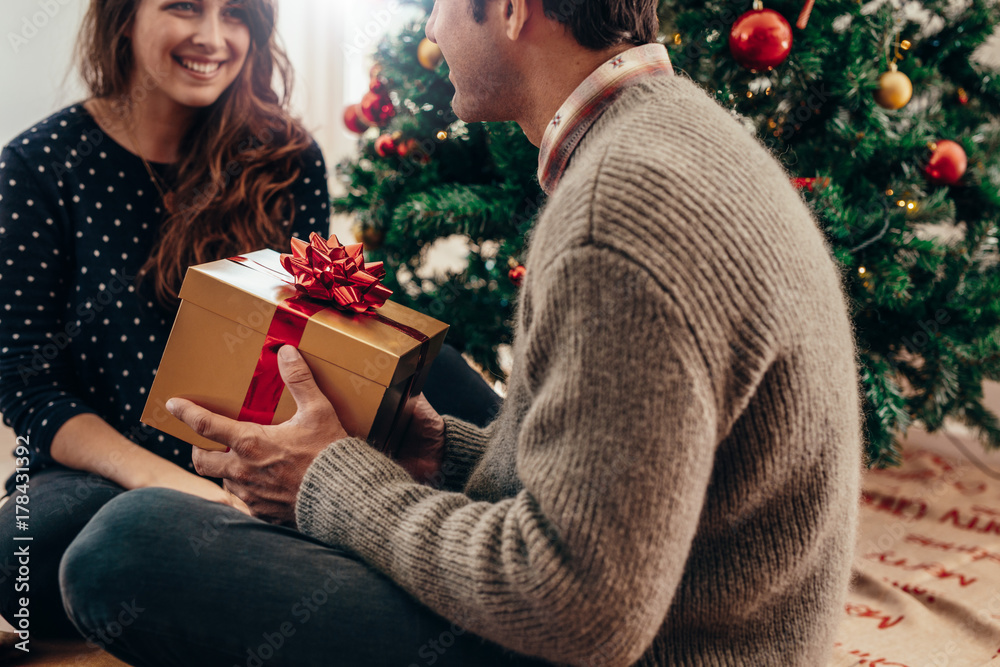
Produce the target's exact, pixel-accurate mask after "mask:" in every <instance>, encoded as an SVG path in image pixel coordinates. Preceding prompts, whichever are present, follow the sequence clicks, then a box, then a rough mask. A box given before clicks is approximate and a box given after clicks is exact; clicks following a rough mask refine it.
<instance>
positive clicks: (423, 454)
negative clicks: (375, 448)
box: [396, 394, 444, 486]
mask: <svg viewBox="0 0 1000 667" xmlns="http://www.w3.org/2000/svg"><path fill="white" fill-rule="evenodd" d="M413 401H414V404H413V417H412V418H411V419H410V423H409V425H408V426H407V428H406V433H405V434H404V435H403V442H402V444H401V445H400V447H399V452H398V453H397V454H396V463H398V464H399V465H401V466H403V468H405V469H406V472H408V473H410V476H411V477H412V478H413V479H414V480H416V481H417V482H420V483H421V484H430V485H431V486H440V483H441V482H442V481H444V480H443V479H442V478H441V462H442V460H443V459H444V419H442V418H441V415H439V414H438V413H437V411H435V410H434V408H432V407H431V404H430V403H428V402H427V399H426V398H424V395H423V394H420V395H419V396H417V397H416V398H415V399H413Z"/></svg>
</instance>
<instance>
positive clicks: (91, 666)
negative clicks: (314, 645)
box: [0, 640, 125, 667]
mask: <svg viewBox="0 0 1000 667" xmlns="http://www.w3.org/2000/svg"><path fill="white" fill-rule="evenodd" d="M29 648H30V652H29V653H25V652H23V651H20V650H18V649H15V648H8V649H3V648H0V664H2V665H11V666H12V667H29V666H30V667H63V666H64V665H73V666H74V667H120V666H121V665H125V663H124V662H121V661H120V660H116V659H115V658H114V657H112V656H111V655H110V654H108V653H105V652H104V651H102V650H100V649H98V648H88V647H87V645H86V644H85V643H84V642H83V641H82V640H80V641H58V642H41V641H31V643H30V644H29Z"/></svg>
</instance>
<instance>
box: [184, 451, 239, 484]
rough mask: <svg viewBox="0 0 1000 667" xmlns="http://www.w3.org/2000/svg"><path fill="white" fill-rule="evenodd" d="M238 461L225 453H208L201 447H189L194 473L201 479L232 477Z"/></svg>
mask: <svg viewBox="0 0 1000 667" xmlns="http://www.w3.org/2000/svg"><path fill="white" fill-rule="evenodd" d="M237 462H238V459H237V458H236V457H235V456H233V455H232V454H227V453H225V452H210V451H208V450H207V449H202V448H201V447H194V446H192V447H191V463H193V464H194V469H195V472H197V473H198V474H199V475H201V476H202V477H214V478H216V479H225V478H227V477H230V476H232V474H233V469H232V468H233V466H234V465H235V464H236V463H237Z"/></svg>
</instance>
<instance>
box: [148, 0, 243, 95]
mask: <svg viewBox="0 0 1000 667" xmlns="http://www.w3.org/2000/svg"><path fill="white" fill-rule="evenodd" d="M246 20H247V19H246V10H245V9H244V2H241V1H239V0H200V1H196V2H175V1H173V0H140V5H139V8H138V10H137V11H136V15H135V21H134V23H133V24H132V27H131V30H130V31H129V37H130V38H131V40H132V52H133V54H134V56H135V63H136V71H135V72H134V73H133V80H132V94H133V95H134V96H136V97H137V98H138V97H139V96H140V95H142V96H143V97H149V98H153V97H155V96H157V95H162V96H165V97H166V98H167V99H166V100H162V101H167V100H169V101H172V102H174V103H175V104H179V105H182V106H184V107H189V108H190V107H206V106H209V105H211V104H213V103H214V102H215V101H216V100H218V99H219V96H220V95H222V93H223V91H225V90H226V88H228V87H229V85H230V84H231V83H232V82H233V81H234V80H236V77H237V76H239V73H240V70H241V69H242V68H243V64H244V63H245V62H246V59H247V53H248V52H249V50H250V28H249V27H248V26H247V23H246ZM137 101H138V100H137Z"/></svg>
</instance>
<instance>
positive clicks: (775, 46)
mask: <svg viewBox="0 0 1000 667" xmlns="http://www.w3.org/2000/svg"><path fill="white" fill-rule="evenodd" d="M729 50H730V51H732V53H733V58H735V59H736V62H738V63H739V64H740V65H742V66H743V67H746V68H747V69H767V68H769V67H775V66H777V65H780V64H781V63H783V62H785V59H786V58H788V54H789V53H791V52H792V26H790V25H789V24H788V21H787V20H785V17H784V16H782V15H781V14H779V13H778V12H776V11H774V10H773V9H752V10H750V11H749V12H747V13H746V14H744V15H743V16H741V17H739V18H738V19H736V23H734V24H733V27H732V30H730V31H729Z"/></svg>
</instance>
